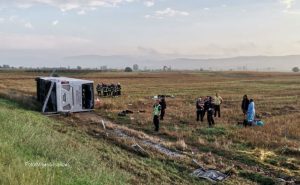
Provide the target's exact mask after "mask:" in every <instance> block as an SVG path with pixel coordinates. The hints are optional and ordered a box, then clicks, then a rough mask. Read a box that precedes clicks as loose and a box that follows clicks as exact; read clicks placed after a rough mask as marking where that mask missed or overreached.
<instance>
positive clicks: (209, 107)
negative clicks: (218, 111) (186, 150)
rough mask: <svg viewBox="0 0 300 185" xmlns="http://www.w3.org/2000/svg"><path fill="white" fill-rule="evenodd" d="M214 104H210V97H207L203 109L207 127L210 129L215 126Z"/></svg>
mask: <svg viewBox="0 0 300 185" xmlns="http://www.w3.org/2000/svg"><path fill="white" fill-rule="evenodd" d="M214 106H215V105H214V104H213V102H212V97H208V100H207V101H206V102H205V104H204V107H205V110H206V112H207V121H208V126H209V127H212V126H213V125H214V124H215V120H214Z"/></svg>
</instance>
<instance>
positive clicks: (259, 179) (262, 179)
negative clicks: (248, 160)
mask: <svg viewBox="0 0 300 185" xmlns="http://www.w3.org/2000/svg"><path fill="white" fill-rule="evenodd" d="M239 176H240V177H243V178H245V179H249V180H251V181H253V182H256V183H258V184H261V185H274V184H275V181H274V180H273V179H272V178H270V177H266V176H263V175H261V174H258V173H252V172H246V171H241V172H240V173H239Z"/></svg>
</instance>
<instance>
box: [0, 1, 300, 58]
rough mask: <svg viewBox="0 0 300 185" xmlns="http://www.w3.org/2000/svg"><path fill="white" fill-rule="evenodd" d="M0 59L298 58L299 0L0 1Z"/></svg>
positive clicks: (299, 36)
mask: <svg viewBox="0 0 300 185" xmlns="http://www.w3.org/2000/svg"><path fill="white" fill-rule="evenodd" d="M0 43H1V44H0V52H2V53H3V52H6V54H7V52H9V53H11V54H13V53H14V52H20V51H30V52H32V53H34V52H42V53H43V52H44V53H51V54H60V55H66V56H68V55H80V54H98V55H113V54H119V55H124V54H130V55H143V54H159V53H162V54H169V55H174V56H191V57H192V56H203V57H206V56H221V57H229V56H241V55H289V54H300V0H1V1H0Z"/></svg>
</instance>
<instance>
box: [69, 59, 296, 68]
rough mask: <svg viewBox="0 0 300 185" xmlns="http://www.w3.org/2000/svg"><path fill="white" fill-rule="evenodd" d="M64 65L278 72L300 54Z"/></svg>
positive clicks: (83, 61)
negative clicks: (134, 65)
mask: <svg viewBox="0 0 300 185" xmlns="http://www.w3.org/2000/svg"><path fill="white" fill-rule="evenodd" d="M64 61H65V62H64V63H65V64H76V65H83V64H89V65H91V66H101V65H107V66H109V67H114V68H120V67H126V66H132V65H133V64H138V65H140V66H147V67H149V68H162V66H164V65H166V66H171V67H172V68H173V69H200V68H203V69H213V70H229V69H234V70H237V69H239V70H243V69H245V70H275V71H290V70H291V68H292V67H295V66H300V55H290V56H242V57H234V58H210V59H197V58H175V59H172V58H167V59H166V58H161V57H149V56H140V57H135V56H127V55H112V56H100V55H81V56H71V57H66V58H64Z"/></svg>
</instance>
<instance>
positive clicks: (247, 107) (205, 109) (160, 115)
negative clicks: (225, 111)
mask: <svg viewBox="0 0 300 185" xmlns="http://www.w3.org/2000/svg"><path fill="white" fill-rule="evenodd" d="M222 103H223V98H222V97H221V96H220V95H219V94H218V93H216V95H215V96H214V97H212V96H206V97H204V98H201V97H200V98H198V99H197V101H196V121H201V122H203V120H204V116H205V114H206V115H207V122H208V126H209V127H213V126H214V124H215V120H214V118H215V117H219V118H220V117H221V105H222ZM166 108H167V103H166V99H165V97H164V96H161V97H157V98H155V103H154V105H153V124H154V127H155V131H156V132H158V131H159V124H160V120H163V119H164V116H165V110H166ZM241 109H242V112H243V114H244V123H243V124H244V125H245V126H251V125H254V124H256V122H257V120H256V119H255V115H256V114H255V104H254V100H253V99H248V96H247V95H244V97H243V100H242V104H241Z"/></svg>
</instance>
